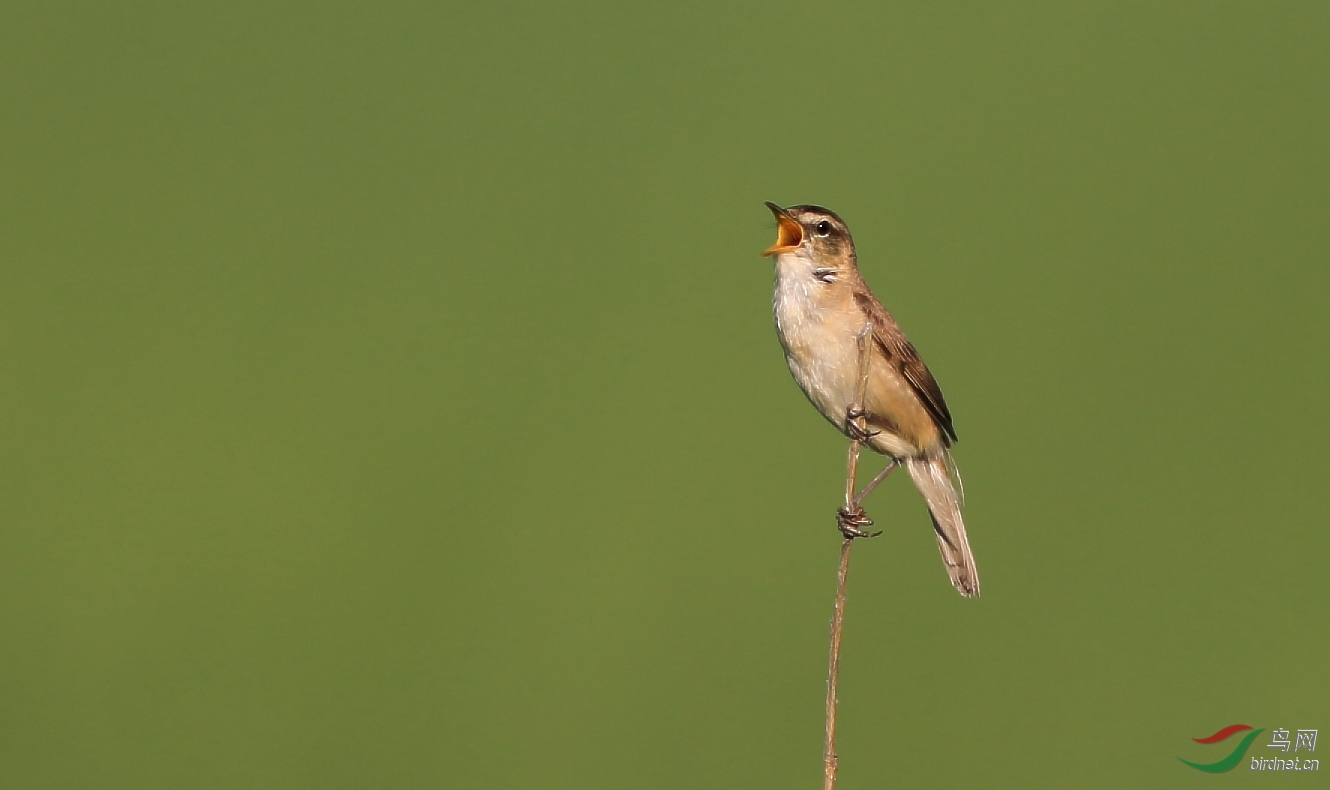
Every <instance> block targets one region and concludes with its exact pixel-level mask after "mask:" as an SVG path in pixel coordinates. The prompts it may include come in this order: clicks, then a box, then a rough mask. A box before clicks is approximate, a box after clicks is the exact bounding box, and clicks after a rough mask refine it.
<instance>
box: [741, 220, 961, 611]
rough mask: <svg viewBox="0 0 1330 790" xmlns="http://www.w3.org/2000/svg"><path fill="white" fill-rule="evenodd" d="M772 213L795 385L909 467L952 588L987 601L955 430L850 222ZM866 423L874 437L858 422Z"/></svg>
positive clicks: (777, 305)
mask: <svg viewBox="0 0 1330 790" xmlns="http://www.w3.org/2000/svg"><path fill="white" fill-rule="evenodd" d="M767 208H769V209H771V213H772V214H775V215H776V243H775V244H773V245H771V246H770V247H768V248H767V249H766V251H764V252H763V253H762V254H763V255H768V256H771V258H772V259H773V260H774V261H775V269H776V288H775V295H774V296H773V298H772V310H773V312H774V313H775V317H776V334H777V335H779V337H780V344H781V346H782V347H784V349H785V361H786V362H787V363H788V364H789V366H790V372H791V373H793V374H794V380H795V381H796V382H798V384H799V388H800V389H802V390H803V391H804V395H807V396H808V400H809V401H811V402H812V404H813V405H814V406H816V407H817V410H818V411H819V412H821V413H822V416H823V417H825V418H827V420H828V421H829V422H830V423H831V424H832V425H834V426H836V428H837V430H839V431H841V432H842V433H844V434H845V435H846V436H849V437H851V438H859V439H860V440H861V441H863V443H864V444H866V445H867V446H868V447H871V448H872V449H873V450H875V451H877V452H879V453H882V454H883V455H886V456H888V457H889V458H890V459H891V464H903V465H904V466H905V468H906V469H907V470H908V471H909V473H910V478H911V479H912V480H913V481H914V485H915V487H916V488H918V489H919V493H920V494H922V495H923V497H924V501H925V502H926V503H927V504H928V511H929V513H930V514H931V515H932V517H933V531H934V533H935V534H936V536H937V547H938V550H939V551H941V552H942V562H943V564H944V565H945V566H946V568H947V575H948V576H950V577H951V583H952V585H954V586H955V587H956V589H957V590H958V591H959V592H960V594H961V595H964V596H966V597H973V596H977V595H979V574H978V572H977V571H976V570H975V566H974V555H973V554H971V553H970V541H969V539H968V538H967V537H966V535H965V523H964V522H963V521H962V520H961V509H960V501H959V498H958V497H957V495H956V488H955V486H954V485H953V484H952V480H951V475H950V474H948V469H947V464H948V460H949V456H948V448H949V447H950V446H951V443H952V442H954V441H956V431H955V429H954V428H952V425H951V412H950V411H948V409H947V402H946V401H945V400H944V399H943V397H942V390H941V388H939V387H938V385H937V381H936V380H935V379H934V378H933V374H932V373H930V372H929V370H928V366H927V365H925V364H924V361H923V360H922V359H921V358H920V357H919V352H917V351H915V349H914V346H913V345H911V344H910V341H909V340H906V339H905V333H904V332H902V331H901V329H900V327H899V326H898V325H897V324H896V321H895V319H893V318H892V317H891V314H890V313H888V312H887V310H886V308H885V307H883V306H882V303H881V302H879V301H878V300H877V298H876V297H875V296H873V293H872V291H870V290H868V285H867V284H866V283H864V279H863V277H862V276H861V275H860V274H859V264H858V260H857V257H856V255H855V252H854V239H853V238H851V237H850V229H849V228H848V227H846V225H845V223H844V221H842V220H841V218H840V217H838V216H836V214H835V212H833V211H830V210H828V209H825V208H822V207H821V206H791V207H790V208H781V207H780V206H777V205H776V204H774V203H767ZM870 325H871V345H870V352H869V353H870V357H869V380H868V388H867V390H866V393H865V397H864V402H863V408H862V411H861V412H857V413H856V412H852V411H851V409H852V408H853V407H854V403H855V401H856V399H857V397H858V389H859V381H860V375H859V348H860V337H861V336H862V335H861V332H863V330H864V328H865V326H870ZM859 418H862V419H864V420H865V421H866V423H867V430H861V429H860V428H859V426H857V425H856V424H855V420H856V419H859ZM860 512H862V511H860ZM844 528H845V527H844V525H842V529H844ZM847 534H848V533H847ZM858 534H863V533H858Z"/></svg>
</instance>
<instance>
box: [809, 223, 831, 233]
mask: <svg viewBox="0 0 1330 790" xmlns="http://www.w3.org/2000/svg"><path fill="white" fill-rule="evenodd" d="M813 229H814V230H816V231H817V235H819V236H830V235H831V223H830V222H827V221H826V220H825V219H824V220H822V221H821V222H819V223H817V224H816V225H814V226H813Z"/></svg>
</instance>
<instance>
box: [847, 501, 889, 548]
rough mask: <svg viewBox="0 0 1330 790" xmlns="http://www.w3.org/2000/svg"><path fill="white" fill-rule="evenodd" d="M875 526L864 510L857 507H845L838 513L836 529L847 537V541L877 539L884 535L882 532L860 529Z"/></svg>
mask: <svg viewBox="0 0 1330 790" xmlns="http://www.w3.org/2000/svg"><path fill="white" fill-rule="evenodd" d="M871 526H873V519H871V518H869V517H868V514H867V513H865V512H864V509H863V508H861V507H859V506H858V505H855V506H854V507H843V508H841V509H840V510H837V511H836V528H837V529H839V530H840V534H842V535H844V536H845V539H846V540H853V539H855V538H876V537H877V536H878V535H881V534H882V531H881V530H878V531H877V532H865V531H864V530H862V529H860V527H871Z"/></svg>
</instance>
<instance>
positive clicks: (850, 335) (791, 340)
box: [772, 253, 863, 428]
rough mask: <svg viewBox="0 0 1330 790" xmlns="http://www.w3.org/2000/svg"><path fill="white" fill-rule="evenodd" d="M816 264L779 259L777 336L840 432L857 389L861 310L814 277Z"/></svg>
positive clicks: (798, 376) (793, 256)
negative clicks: (850, 304) (850, 306)
mask: <svg viewBox="0 0 1330 790" xmlns="http://www.w3.org/2000/svg"><path fill="white" fill-rule="evenodd" d="M814 268H815V267H814V265H813V263H812V262H811V261H809V260H807V259H806V258H803V257H800V256H798V254H797V253H786V254H784V255H780V256H778V257H777V259H776V290H775V294H774V296H773V298H772V311H773V312H774V313H775V317H776V334H777V335H778V336H779V337H780V342H781V345H782V346H784V348H785V361H786V362H787V363H788V364H789V366H790V372H791V373H792V374H794V380H795V381H796V382H798V384H799V387H800V388H801V389H803V391H804V394H805V395H807V396H808V399H809V400H810V401H812V402H813V405H814V406H816V407H817V409H818V411H820V412H822V416H824V417H826V418H827V419H828V420H829V421H830V422H831V423H832V424H833V425H835V426H836V427H837V428H842V427H843V425H844V422H845V411H846V409H848V408H849V407H850V404H851V402H852V401H853V399H854V396H855V391H856V388H857V385H858V366H859V353H858V343H857V333H858V332H859V330H860V329H862V328H863V327H862V324H861V320H860V317H859V311H858V310H854V309H847V307H848V305H847V304H846V303H845V301H844V298H843V297H844V294H842V293H840V291H839V289H838V288H837V287H836V286H835V285H829V284H827V283H823V282H819V281H818V280H817V279H815V278H814V277H813V269H814Z"/></svg>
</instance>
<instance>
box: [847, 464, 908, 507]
mask: <svg viewBox="0 0 1330 790" xmlns="http://www.w3.org/2000/svg"><path fill="white" fill-rule="evenodd" d="M898 466H900V462H899V461H897V460H896V459H895V458H892V459H891V460H890V461H887V465H886V466H884V467H882V471H881V472H878V473H877V477H874V478H873V479H872V480H870V481H869V483H868V485H866V486H864V490H863V491H860V492H859V493H857V494H855V495H854V498H853V499H851V500H850V502H851V503H852V504H853V505H855V506H856V507H857V506H858V505H859V504H860V503H861V502H863V501H864V499H865V498H866V497H867V496H868V495H869V494H871V493H873V489H874V488H877V484H878V483H881V482H882V481H883V480H886V479H887V475H889V474H891V473H892V472H894V471H896V467H898Z"/></svg>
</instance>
